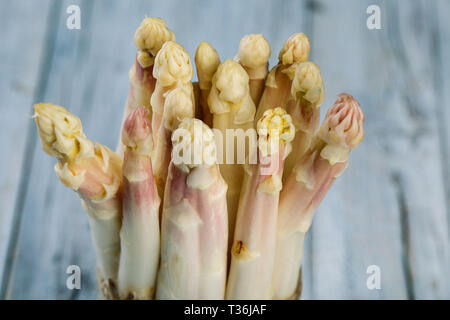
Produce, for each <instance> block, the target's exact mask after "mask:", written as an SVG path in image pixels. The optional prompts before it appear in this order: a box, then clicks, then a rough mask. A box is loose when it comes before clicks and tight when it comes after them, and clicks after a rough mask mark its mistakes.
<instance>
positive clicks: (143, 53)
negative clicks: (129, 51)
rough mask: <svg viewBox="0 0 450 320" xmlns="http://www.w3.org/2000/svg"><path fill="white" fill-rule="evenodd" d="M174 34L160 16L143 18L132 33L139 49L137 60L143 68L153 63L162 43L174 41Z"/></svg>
mask: <svg viewBox="0 0 450 320" xmlns="http://www.w3.org/2000/svg"><path fill="white" fill-rule="evenodd" d="M175 39H176V37H175V34H174V33H173V32H172V31H171V30H170V29H169V28H168V27H167V25H166V22H165V21H164V20H163V19H161V18H145V19H144V20H142V22H141V24H140V25H139V27H138V28H137V30H136V32H135V34H134V43H135V44H136V46H137V47H138V49H139V52H138V61H139V63H140V64H141V66H142V67H143V68H145V67H149V66H151V65H152V64H153V60H154V57H155V56H156V54H157V53H158V51H159V50H160V49H161V47H162V45H163V44H164V43H165V42H166V41H169V40H172V41H175Z"/></svg>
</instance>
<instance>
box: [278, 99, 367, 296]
mask: <svg viewBox="0 0 450 320" xmlns="http://www.w3.org/2000/svg"><path fill="white" fill-rule="evenodd" d="M363 123H364V114H363V113H362V111H361V108H360V106H359V103H358V102H357V101H356V100H355V99H354V98H353V97H352V96H350V95H348V94H340V95H339V98H338V100H337V101H336V102H335V103H334V105H333V106H332V107H331V108H330V109H329V110H328V112H327V114H326V116H325V120H324V122H323V123H322V126H321V128H320V130H319V133H318V135H317V137H316V139H315V142H314V143H313V144H312V145H311V147H310V149H309V150H308V151H307V152H306V153H305V155H304V156H303V157H302V158H301V159H300V161H299V162H298V163H297V165H296V166H295V167H294V170H293V171H292V173H291V174H290V176H289V177H288V179H287V181H286V183H285V185H284V188H283V190H282V192H281V195H280V205H279V213H278V230H277V247H276V258H275V268H274V277H273V298H274V299H292V298H298V297H297V295H298V293H299V290H298V288H297V285H298V283H299V274H300V267H301V258H302V253H303V242H304V236H305V233H306V232H307V231H308V229H309V227H310V225H311V222H312V218H313V215H314V213H315V211H316V209H317V207H318V206H319V204H320V202H321V201H322V199H323V197H324V196H325V194H326V193H327V192H328V190H329V189H330V187H331V185H332V184H333V182H334V180H335V179H336V177H338V176H339V175H340V174H341V173H342V172H343V171H344V170H345V168H346V167H347V163H348V157H349V154H350V151H351V149H354V148H356V147H357V146H358V144H359V143H360V142H361V141H362V139H363V136H364V131H363Z"/></svg>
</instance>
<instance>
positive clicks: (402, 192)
mask: <svg viewBox="0 0 450 320" xmlns="http://www.w3.org/2000/svg"><path fill="white" fill-rule="evenodd" d="M70 4H79V5H80V7H81V14H82V24H81V30H68V29H67V28H66V26H65V21H66V18H67V16H68V15H67V14H66V8H67V6H69V5H70ZM370 4H378V5H380V7H381V17H382V29H381V30H368V29H367V27H366V18H367V14H366V8H367V7H368V6H369V5H370ZM145 15H148V16H159V17H162V18H164V19H165V20H166V21H167V23H168V25H169V26H170V28H171V29H172V30H174V31H175V33H176V35H177V40H178V41H179V42H180V43H181V44H182V45H183V46H184V47H185V48H186V49H187V51H188V52H189V53H190V54H191V56H193V54H194V52H195V49H196V46H197V45H198V43H199V42H200V41H202V40H207V41H209V42H211V43H212V44H213V46H214V47H215V48H216V49H217V50H218V52H219V54H220V56H221V58H222V59H226V58H232V57H233V56H234V55H235V54H236V51H237V46H238V44H239V40H240V38H241V37H242V36H243V35H245V34H248V33H256V32H257V33H263V34H264V35H265V36H266V38H267V39H268V40H269V42H270V44H271V48H272V56H271V60H270V61H271V65H273V64H274V63H275V62H276V60H277V54H278V51H279V50H280V48H281V45H282V43H283V42H284V41H285V39H287V38H288V37H289V35H290V34H292V33H294V32H300V31H302V32H305V33H307V34H308V36H309V37H310V39H311V45H312V51H311V60H312V61H314V62H316V63H317V64H319V65H320V67H321V70H322V74H323V77H324V79H325V87H326V99H325V102H324V104H323V107H322V108H323V109H322V110H323V111H322V113H323V114H324V113H325V110H326V109H327V108H328V107H329V106H331V104H332V103H333V101H334V100H335V99H336V96H337V94H338V93H339V92H348V93H351V94H353V95H354V96H355V97H356V98H357V99H358V100H359V101H360V102H361V106H362V108H363V110H364V112H365V115H366V127H365V128H366V137H365V140H364V142H363V143H362V145H361V146H360V147H359V148H358V149H357V150H355V151H354V152H353V153H352V155H351V161H350V162H351V163H350V166H349V168H348V169H347V171H346V172H345V174H344V175H343V176H342V177H340V178H339V179H338V181H337V182H336V184H335V185H334V186H333V188H332V190H331V191H330V192H329V194H328V195H327V197H326V198H325V200H324V202H323V203H322V205H321V206H320V208H319V210H318V211H319V212H318V213H317V217H316V218H315V220H314V223H313V227H312V229H311V231H310V232H309V234H308V237H307V243H306V249H305V257H304V261H305V264H304V269H303V298H305V299H320V298H331V299H346V298H347V299H348V298H350V299H352V298H354V299H393V298H398V299H407V298H417V299H428V298H438V299H445V298H446V299H450V277H449V276H448V271H449V266H450V235H449V227H450V216H449V204H450V198H449V197H450V189H449V188H450V170H449V169H448V167H449V164H450V162H449V150H450V129H449V126H448V122H449V121H450V110H449V107H450V105H449V104H450V91H449V90H448V88H450V25H449V22H448V18H447V17H448V16H449V15H450V3H449V2H448V1H439V0H434V1H426V0H422V1H420V0H415V1H408V2H406V1H377V0H373V1H358V0H355V1H339V2H338V1H332V0H327V1H325V0H321V1H294V0H291V1H287V0H284V1H275V0H273V1H269V0H264V1H256V0H255V1H238V0H234V1H206V0H196V1H181V0H180V1H133V2H132V3H130V2H125V1H106V0H98V1H75V0H71V1H33V2H29V1H25V0H21V1H1V2H0V38H1V39H2V46H0V96H1V98H2V104H1V107H0V108H1V109H0V111H1V112H0V115H1V116H0V127H1V135H0V147H1V150H2V151H1V154H2V156H1V157H0V210H1V212H2V213H1V214H0V281H1V283H0V288H1V292H0V294H1V296H0V298H18V299H31V298H34V299H54V298H57V299H95V298H96V297H97V293H96V288H95V257H94V253H93V248H92V245H91V239H90V234H89V227H88V222H87V217H86V214H85V213H84V212H83V210H82V209H81V206H80V203H79V200H78V199H77V197H76V196H75V195H74V194H73V192H71V191H70V190H67V188H65V187H64V186H63V185H62V184H61V183H60V182H59V181H58V180H57V178H56V176H55V174H54V171H53V165H54V160H53V159H51V158H50V157H48V156H47V155H45V154H44V153H43V152H42V150H41V149H40V145H39V140H38V137H37V133H36V130H35V127H34V123H33V122H32V120H31V118H30V115H31V114H32V110H31V104H32V103H34V102H38V101H51V102H54V103H57V104H60V105H63V106H66V107H67V108H68V109H69V110H70V111H72V112H73V113H75V114H77V115H79V116H80V118H81V120H82V121H83V125H84V128H85V132H86V134H87V135H88V136H89V137H91V138H92V139H94V140H97V141H99V142H101V143H103V144H106V145H108V146H110V147H114V146H115V144H116V139H117V132H119V126H120V121H121V116H122V110H123V105H124V103H125V98H126V95H127V91H128V86H129V84H128V69H129V67H130V66H131V64H132V61H133V58H134V54H135V47H134V44H133V41H132V36H133V34H134V30H135V28H136V27H137V26H138V24H139V22H140V21H141V19H142V18H143V17H144V16H145ZM72 264H76V265H78V266H80V267H81V270H82V289H81V290H73V291H71V290H68V289H67V288H66V285H65V283H66V277H67V275H66V273H65V271H66V268H67V266H69V265H72ZM369 265H378V266H379V267H380V268H381V272H382V273H381V277H382V278H381V290H368V288H367V286H366V280H367V277H368V275H367V274H366V269H367V267H368V266H369Z"/></svg>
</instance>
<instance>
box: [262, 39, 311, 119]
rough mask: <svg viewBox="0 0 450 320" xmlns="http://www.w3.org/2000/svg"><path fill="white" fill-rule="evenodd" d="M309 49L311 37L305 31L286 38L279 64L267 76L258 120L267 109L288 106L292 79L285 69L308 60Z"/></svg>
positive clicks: (279, 56)
mask: <svg viewBox="0 0 450 320" xmlns="http://www.w3.org/2000/svg"><path fill="white" fill-rule="evenodd" d="M309 50H310V44H309V39H308V37H307V36H306V35H305V34H303V33H295V34H293V35H292V36H290V37H289V39H288V40H286V42H285V43H284V45H283V48H282V49H281V51H280V53H279V55H278V60H279V62H278V64H277V65H276V66H275V67H273V68H272V70H270V72H269V74H268V76H267V79H266V84H265V88H264V92H263V95H262V97H261V100H260V102H259V105H258V110H257V113H256V117H255V120H256V121H258V120H259V119H260V118H261V116H262V115H263V114H264V112H265V111H266V110H267V109H270V108H273V107H274V106H279V107H281V108H283V109H285V108H286V105H287V102H288V101H289V100H290V99H291V94H290V93H291V84H292V81H291V79H289V77H288V75H287V74H286V73H284V72H283V71H284V70H285V69H287V68H289V67H290V66H291V65H292V64H294V63H296V62H304V61H307V60H308V55H309Z"/></svg>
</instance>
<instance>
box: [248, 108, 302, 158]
mask: <svg viewBox="0 0 450 320" xmlns="http://www.w3.org/2000/svg"><path fill="white" fill-rule="evenodd" d="M257 130H258V135H259V148H260V151H261V152H263V154H273V153H274V152H276V151H277V149H278V148H276V146H278V143H279V139H281V140H282V141H283V142H284V143H289V142H291V141H292V140H293V139H294V135H295V127H294V125H293V124H292V118H291V116H290V115H289V114H288V113H287V112H286V110H284V109H283V108H280V107H277V108H274V109H269V110H266V111H265V112H264V114H263V116H262V117H261V119H259V120H258V123H257Z"/></svg>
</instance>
